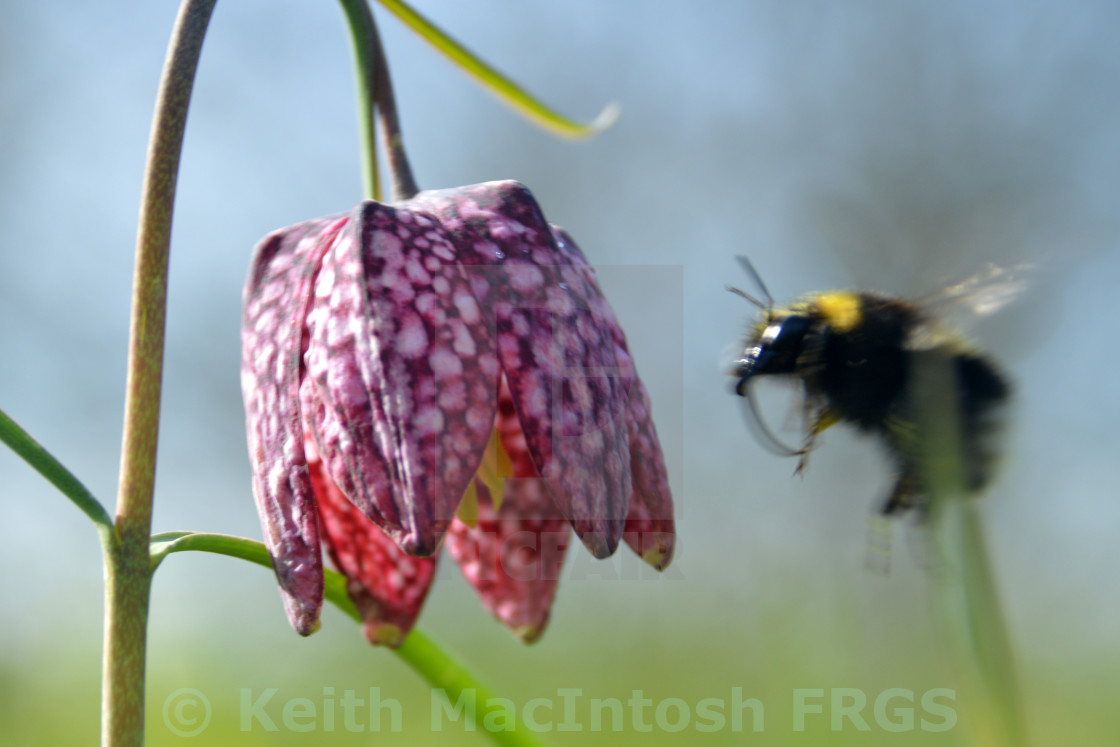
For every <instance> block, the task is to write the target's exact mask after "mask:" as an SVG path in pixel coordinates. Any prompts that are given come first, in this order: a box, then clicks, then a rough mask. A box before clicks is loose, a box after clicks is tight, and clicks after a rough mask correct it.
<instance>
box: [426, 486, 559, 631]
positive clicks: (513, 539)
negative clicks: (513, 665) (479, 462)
mask: <svg viewBox="0 0 1120 747" xmlns="http://www.w3.org/2000/svg"><path fill="white" fill-rule="evenodd" d="M475 487H476V489H477V491H478V520H477V522H476V523H475V526H474V527H471V526H469V525H467V524H465V523H463V522H462V521H458V520H456V521H455V522H454V523H453V524H452V525H451V529H450V531H449V532H448V534H447V550H448V552H450V553H451V556H452V557H453V558H455V561H456V562H457V563H458V564H459V568H460V569H461V570H462V571H463V576H465V577H466V579H467V581H468V582H469V583H470V584H471V586H473V587H474V588H475V590H477V591H478V594H479V596H480V597H481V599H482V602H483V604H485V605H486V607H487V609H489V610H490V612H491V613H492V614H493V615H494V616H495V617H496V618H498V619H499V620H500V621H501V622H502V623H503V624H505V625H506V626H507V627H508V628H510V629H511V630H512V631H513V632H514V633H516V634H517V635H518V637H520V638H521V639H522V640H523V641H525V642H526V643H532V642H534V641H536V640H537V639H538V638H539V637H540V635H541V634H542V633H543V632H544V629H545V626H546V625H547V624H548V616H549V611H550V610H551V608H552V600H553V598H554V597H555V596H556V587H557V583H558V582H559V579H560V569H561V567H562V566H563V564H564V553H565V552H566V550H567V547H568V544H569V540H570V537H571V530H570V529H569V528H568V522H567V520H566V519H565V518H564V516H563V515H562V514H561V513H560V511H559V510H558V509H557V507H556V504H555V503H554V502H553V501H552V499H551V497H550V496H549V495H548V491H547V490H546V488H545V485H544V482H543V481H542V480H540V479H534V478H528V479H519V478H511V479H508V480H506V481H505V494H504V497H503V499H502V505H501V508H500V510H499V511H497V512H495V511H494V506H493V503H492V502H491V499H490V491H489V490H488V489H487V487H486V486H485V485H484V484H483V483H482V482H481V481H476V482H475Z"/></svg>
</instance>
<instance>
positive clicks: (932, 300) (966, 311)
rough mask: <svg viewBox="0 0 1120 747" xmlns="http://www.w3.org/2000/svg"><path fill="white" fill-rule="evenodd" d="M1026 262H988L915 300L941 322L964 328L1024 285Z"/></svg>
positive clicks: (1003, 303) (1009, 299) (1010, 298)
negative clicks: (1002, 263) (1011, 263)
mask: <svg viewBox="0 0 1120 747" xmlns="http://www.w3.org/2000/svg"><path fill="white" fill-rule="evenodd" d="M1030 270H1031V266H1030V265H1027V264H1018V265H1012V266H1011V267H997V266H995V265H988V266H987V267H986V268H985V269H983V270H981V271H980V272H978V273H976V274H975V275H973V276H972V277H970V278H968V279H967V280H963V281H961V282H959V283H954V284H953V285H950V286H948V287H946V288H942V289H941V290H939V291H937V292H935V293H931V294H929V295H928V296H925V297H924V298H920V299H918V301H917V303H918V306H919V307H920V308H921V309H922V310H923V311H925V312H926V313H927V314H929V315H930V316H931V317H932V318H934V319H937V320H938V321H939V322H941V323H942V324H946V325H949V326H951V327H953V328H954V329H957V330H962V331H964V330H967V329H968V328H970V327H972V326H973V325H974V324H975V323H976V321H977V320H978V319H980V318H982V317H985V316H988V315H990V314H994V313H995V312H997V311H999V310H1000V309H1002V308H1003V307H1005V306H1007V305H1008V304H1009V303H1011V302H1012V301H1014V300H1015V299H1016V298H1017V297H1018V296H1019V295H1020V294H1021V293H1022V292H1023V291H1024V290H1026V288H1027V284H1028V283H1027V275H1028V274H1029V272H1030Z"/></svg>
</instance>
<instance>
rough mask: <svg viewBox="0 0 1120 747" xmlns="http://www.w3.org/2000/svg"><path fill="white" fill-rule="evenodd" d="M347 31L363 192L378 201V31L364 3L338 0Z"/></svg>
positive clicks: (364, 1)
mask: <svg viewBox="0 0 1120 747" xmlns="http://www.w3.org/2000/svg"><path fill="white" fill-rule="evenodd" d="M339 3H340V4H341V5H342V10H343V12H344V13H345V14H346V24H347V26H349V28H350V42H351V44H352V45H353V47H354V62H355V64H356V67H357V68H358V70H357V79H358V131H359V138H360V148H361V160H362V191H363V194H364V195H365V196H366V198H367V199H370V200H378V201H380V200H381V180H380V178H379V175H378V170H377V140H376V136H375V124H374V108H375V105H374V102H375V101H377V87H378V85H379V84H378V81H377V64H378V62H377V50H378V49H379V48H380V44H379V43H378V39H377V28H376V26H374V22H373V14H372V13H371V12H370V9H369V4H368V3H367V2H366V0H339Z"/></svg>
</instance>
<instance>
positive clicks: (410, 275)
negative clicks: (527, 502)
mask: <svg viewBox="0 0 1120 747" xmlns="http://www.w3.org/2000/svg"><path fill="white" fill-rule="evenodd" d="M308 327H309V329H310V333H311V342H310V345H309V347H308V351H307V356H306V359H305V360H306V364H307V379H308V381H310V382H313V386H314V388H315V393H316V396H315V397H308V399H309V401H311V402H316V401H318V402H321V403H323V404H324V405H325V406H322V407H317V408H315V410H313V411H310V412H309V415H310V416H311V417H312V423H313V426H314V429H313V430H314V432H315V433H316V435H317V436H318V438H319V443H320V446H321V451H322V453H323V455H324V459H325V460H326V461H327V464H328V470H329V473H330V475H331V477H332V479H334V481H335V482H336V483H337V484H338V486H339V487H340V488H341V489H342V490H343V492H344V493H345V494H346V495H347V497H349V498H350V500H351V501H352V502H353V503H354V505H355V506H357V507H358V508H359V509H361V510H362V512H363V513H365V514H366V515H367V516H368V517H369V518H370V519H372V520H374V521H375V522H377V523H378V524H379V525H380V526H381V527H382V528H383V529H384V530H385V531H386V533H388V534H389V535H390V536H392V537H393V538H394V539H395V540H396V541H397V542H398V543H399V544H400V545H401V547H403V548H404V549H405V550H406V551H407V552H409V553H412V554H417V555H427V554H430V553H432V552H434V551H435V549H436V547H437V546H438V544H439V541H440V539H441V538H442V536H443V533H444V532H446V531H447V528H448V527H449V526H450V524H451V521H452V520H453V519H454V517H455V511H456V509H457V507H458V504H459V501H460V500H461V499H462V496H463V493H464V491H465V490H466V488H467V486H468V485H469V484H470V481H471V479H473V476H474V473H475V471H476V470H477V469H478V465H479V462H480V460H481V457H482V453H483V451H484V450H485V447H486V443H487V441H488V439H489V436H490V431H491V429H492V427H493V423H494V413H495V408H496V397H497V387H498V375H499V363H498V357H497V355H496V353H495V351H494V343H493V337H492V335H491V334H490V332H489V327H488V326H487V324H486V321H485V319H484V317H483V315H482V313H481V311H480V309H479V307H478V303H477V301H476V300H475V297H474V294H473V293H472V292H471V289H470V287H469V285H468V279H467V278H466V277H465V276H464V275H463V273H462V272H461V269H460V268H459V264H458V261H457V259H456V253H455V250H454V248H453V247H452V245H451V244H450V243H449V241H448V238H447V237H446V236H445V235H444V233H443V232H442V230H441V228H440V226H439V225H438V224H437V223H436V222H435V221H434V220H433V219H432V218H431V217H430V216H428V215H425V214H423V213H414V212H410V211H408V210H399V209H396V208H392V207H389V206H387V205H381V204H378V203H375V202H366V203H363V204H362V205H360V206H359V207H358V208H357V209H356V210H355V212H354V214H353V215H352V217H351V220H350V222H349V224H348V226H347V229H346V232H345V236H344V237H343V238H342V239H341V240H340V241H339V242H337V244H336V245H335V246H334V247H333V248H332V250H331V252H329V253H328V254H327V255H326V257H324V260H323V271H322V272H321V273H320V275H319V278H318V281H317V283H316V286H315V299H314V306H313V309H312V313H311V315H310V318H309V321H308Z"/></svg>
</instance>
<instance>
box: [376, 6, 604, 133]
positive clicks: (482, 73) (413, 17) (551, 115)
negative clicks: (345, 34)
mask: <svg viewBox="0 0 1120 747" xmlns="http://www.w3.org/2000/svg"><path fill="white" fill-rule="evenodd" d="M377 1H378V2H379V3H380V4H381V5H383V6H385V8H386V9H387V10H388V11H389V12H390V13H392V14H393V15H395V16H396V17H397V18H399V19H400V20H401V21H402V22H403V23H404V24H405V25H406V26H408V27H409V28H410V29H412V30H413V31H415V32H416V33H417V34H419V35H420V36H421V37H422V38H423V39H424V40H425V41H427V42H428V43H429V44H431V45H432V46H433V47H435V48H436V49H437V50H439V51H440V52H441V53H443V54H444V55H445V56H446V57H447V58H448V59H450V60H451V61H452V62H453V63H454V64H456V65H458V66H459V67H460V68H462V69H463V71H464V72H466V73H467V74H468V75H470V76H471V77H472V78H474V79H475V80H477V81H478V82H479V83H480V84H482V86H483V87H484V88H486V89H487V90H489V91H490V92H491V93H493V94H494V95H495V96H497V97H498V99H500V100H501V101H503V102H504V103H505V104H506V105H507V106H509V107H510V108H512V109H513V110H514V111H516V112H518V113H519V114H521V115H522V116H524V117H525V118H526V119H528V120H529V121H530V122H533V123H534V124H536V125H537V126H539V127H542V128H544V129H546V130H548V131H550V132H552V133H554V134H556V135H561V136H563V137H570V138H581V137H589V136H591V135H596V134H598V133H600V132H602V131H603V130H605V129H607V128H608V127H610V126H611V125H613V124H614V123H615V121H616V120H617V119H618V113H619V109H618V107H617V106H616V105H614V104H609V105H607V106H606V107H604V108H603V110H602V111H601V112H599V115H598V116H597V117H595V119H594V120H592V121H591V122H590V123H588V124H581V123H579V122H576V121H575V120H572V119H568V118H567V117H565V116H563V115H562V114H560V113H559V112H557V111H555V110H554V109H551V108H550V107H548V106H546V105H545V104H544V103H542V102H541V101H538V100H537V99H536V98H534V97H533V96H532V95H531V94H530V93H528V92H527V91H525V90H524V89H523V88H521V86H519V85H517V84H516V83H514V82H513V81H512V80H510V79H509V78H507V77H505V76H504V75H502V74H501V73H499V72H498V71H497V70H495V69H494V68H492V67H490V65H488V64H486V63H485V62H483V61H482V60H481V59H479V58H478V56H476V55H475V54H474V53H472V52H471V51H470V50H468V49H467V48H466V47H464V46H463V45H462V44H460V43H459V42H457V41H455V40H454V39H452V38H451V37H450V36H448V35H447V34H446V33H444V32H443V31H442V30H440V29H439V28H438V27H437V26H436V25H435V24H433V23H432V22H431V21H429V20H428V19H427V18H425V17H424V16H422V15H420V14H419V13H417V12H416V11H415V10H413V9H412V8H411V7H410V6H409V5H408V4H407V3H404V2H401V0H377Z"/></svg>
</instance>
